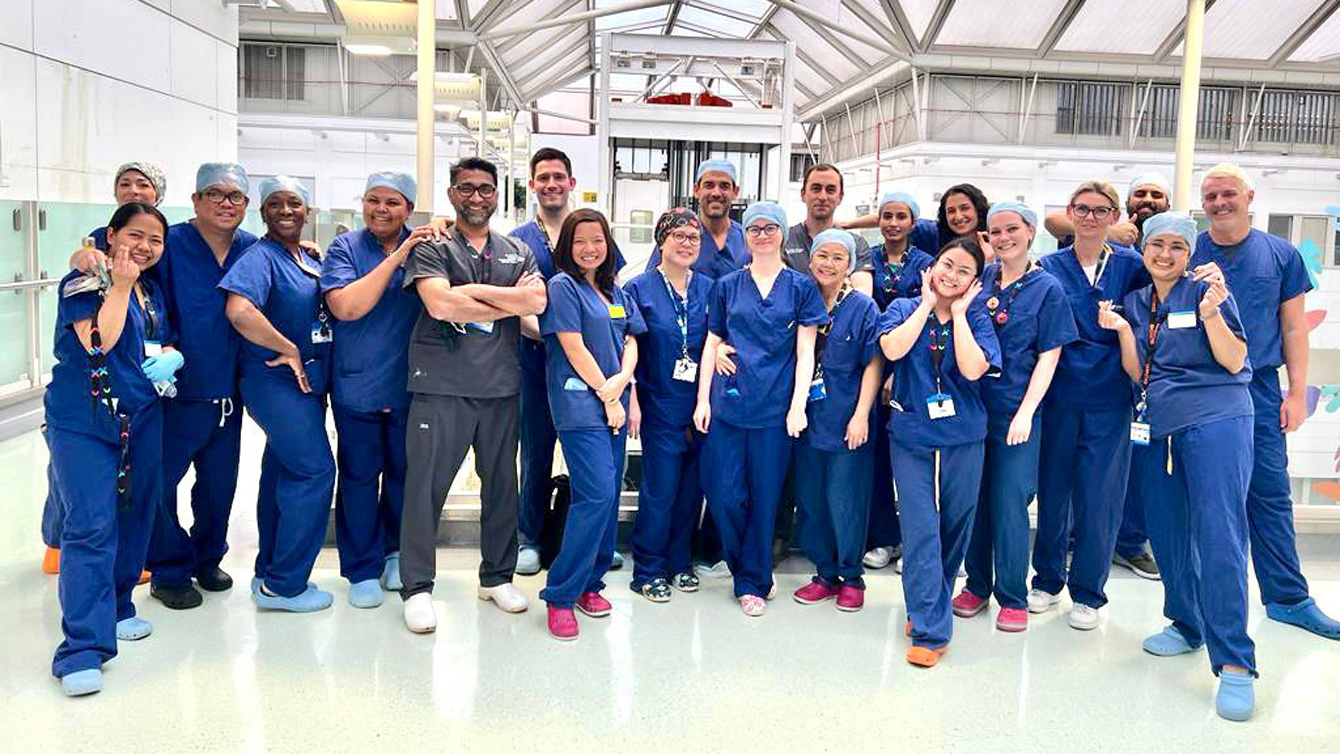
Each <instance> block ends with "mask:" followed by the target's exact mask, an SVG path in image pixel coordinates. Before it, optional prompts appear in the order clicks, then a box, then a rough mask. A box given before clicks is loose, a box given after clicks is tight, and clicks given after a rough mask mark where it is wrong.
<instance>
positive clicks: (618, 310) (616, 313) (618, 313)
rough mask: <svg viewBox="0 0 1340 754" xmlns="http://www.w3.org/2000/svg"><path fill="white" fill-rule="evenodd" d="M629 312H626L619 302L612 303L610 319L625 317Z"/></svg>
mask: <svg viewBox="0 0 1340 754" xmlns="http://www.w3.org/2000/svg"><path fill="white" fill-rule="evenodd" d="M627 316H628V314H627V313H626V312H624V310H623V307H622V306H620V305H618V304H610V319H623V318H624V317H627Z"/></svg>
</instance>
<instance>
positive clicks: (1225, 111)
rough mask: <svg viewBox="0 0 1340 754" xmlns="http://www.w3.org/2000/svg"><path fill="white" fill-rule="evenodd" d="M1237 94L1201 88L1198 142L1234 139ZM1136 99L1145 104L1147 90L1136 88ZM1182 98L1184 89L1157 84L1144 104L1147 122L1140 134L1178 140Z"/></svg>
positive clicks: (1144, 123) (1198, 113)
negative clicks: (1232, 137)
mask: <svg viewBox="0 0 1340 754" xmlns="http://www.w3.org/2000/svg"><path fill="white" fill-rule="evenodd" d="M1237 95H1238V92H1237V91H1236V90H1234V89H1216V88H1213V87H1202V88H1201V90H1200V104H1199V108H1198V112H1197V115H1196V138H1197V139H1206V140H1211V141H1226V140H1228V139H1229V138H1230V137H1231V136H1232V134H1233V113H1234V108H1236V107H1237V102H1238V100H1237ZM1135 96H1136V101H1137V102H1138V103H1145V89H1144V87H1140V88H1139V89H1137V90H1136V93H1135ZM1181 96H1182V91H1181V87H1177V86H1169V85H1159V84H1156V85H1154V88H1153V90H1152V91H1150V92H1149V100H1148V102H1147V103H1145V114H1144V120H1142V121H1141V122H1140V135H1141V136H1147V137H1150V138H1154V139H1175V138H1177V113H1178V110H1179V107H1180V104H1181ZM1137 107H1138V105H1137ZM1137 112H1138V110H1137Z"/></svg>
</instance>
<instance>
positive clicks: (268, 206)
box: [261, 191, 307, 243]
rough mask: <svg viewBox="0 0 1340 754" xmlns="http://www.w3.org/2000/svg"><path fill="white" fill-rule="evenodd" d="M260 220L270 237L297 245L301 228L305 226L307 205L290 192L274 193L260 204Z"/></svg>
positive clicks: (299, 197)
mask: <svg viewBox="0 0 1340 754" xmlns="http://www.w3.org/2000/svg"><path fill="white" fill-rule="evenodd" d="M261 220H264V221H265V227H266V229H267V230H269V232H270V235H272V236H274V237H275V238H277V239H279V240H280V241H283V242H285V243H297V242H298V239H299V238H302V226H304V225H306V224H307V205H306V204H304V203H303V201H302V197H301V196H298V195H297V194H295V193H293V192H292V191H276V192H274V193H273V194H270V195H269V196H267V197H265V201H264V202H261Z"/></svg>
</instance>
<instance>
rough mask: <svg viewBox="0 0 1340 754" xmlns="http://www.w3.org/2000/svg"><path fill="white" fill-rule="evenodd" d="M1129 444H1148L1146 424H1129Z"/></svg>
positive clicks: (1147, 425)
mask: <svg viewBox="0 0 1340 754" xmlns="http://www.w3.org/2000/svg"><path fill="white" fill-rule="evenodd" d="M1131 444H1133V445H1148V444H1149V424H1148V423H1147V422H1131Z"/></svg>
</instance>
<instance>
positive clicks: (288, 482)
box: [219, 176, 335, 612]
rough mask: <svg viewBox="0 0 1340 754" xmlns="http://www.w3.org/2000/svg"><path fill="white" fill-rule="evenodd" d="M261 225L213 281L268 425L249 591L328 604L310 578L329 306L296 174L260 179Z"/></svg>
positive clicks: (323, 444) (245, 395) (322, 495)
mask: <svg viewBox="0 0 1340 754" xmlns="http://www.w3.org/2000/svg"><path fill="white" fill-rule="evenodd" d="M260 195H261V219H263V220H264V221H265V227H266V231H267V232H266V234H265V236H264V237H262V238H261V239H260V240H259V241H257V242H256V243H255V245H254V246H252V248H251V249H250V250H248V251H247V253H246V254H244V255H243V256H242V258H241V259H239V260H237V262H236V263H235V264H234V265H233V267H232V269H231V270H229V271H228V274H226V275H224V276H223V280H221V281H220V282H219V288H220V289H221V290H223V291H226V292H227V293H228V308H227V312H228V319H229V321H230V322H232V323H233V327H235V328H237V331H238V333H240V334H241V335H242V337H243V338H245V339H246V343H244V344H243V348H242V360H241V361H242V363H241V371H242V403H243V405H245V406H246V408H247V412H248V413H250V414H251V418H252V419H254V420H255V421H256V423H257V424H259V425H260V427H261V429H262V430H264V431H265V439H266V442H265V455H264V456H263V457H262V459H261V480H260V492H259V494H258V496H257V511H256V522H257V526H258V528H259V530H260V552H259V553H258V554H257V555H256V576H255V578H253V579H252V581H251V597H252V599H253V600H254V601H255V603H256V605H257V606H258V607H261V608H265V609H270V610H288V611H291V612H312V611H315V610H324V609H325V608H327V607H330V604H331V600H332V598H331V595H330V592H326V591H322V590H320V589H317V588H316V585H315V584H312V583H310V582H308V580H307V579H308V577H309V576H311V574H312V564H313V563H314V562H316V556H317V553H318V552H320V550H321V543H322V541H324V539H325V536H326V522H327V520H328V518H329V513H330V499H331V495H332V493H333V492H334V488H335V459H334V457H333V456H332V455H331V452H330V440H329V438H328V437H327V435H326V388H327V386H328V382H329V369H330V342H331V339H332V336H331V316H330V313H329V312H328V311H327V310H326V307H325V304H324V303H323V301H322V298H321V289H320V285H319V284H318V281H319V279H320V277H321V266H320V262H319V261H318V260H316V259H313V258H312V257H311V256H310V255H309V254H308V252H307V250H306V249H304V248H302V247H301V246H300V245H299V243H298V242H299V240H300V239H301V235H302V228H303V225H304V224H305V223H306V222H307V206H308V198H307V189H306V187H304V186H303V185H302V184H301V183H299V182H298V180H297V179H295V178H290V177H288V176H277V177H274V178H267V179H265V180H264V181H261V186H260Z"/></svg>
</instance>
